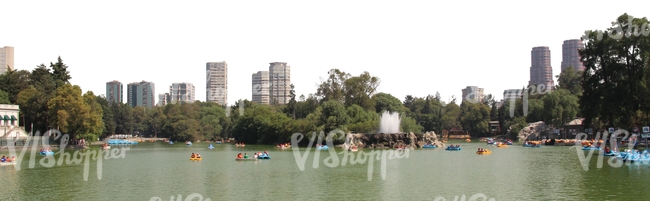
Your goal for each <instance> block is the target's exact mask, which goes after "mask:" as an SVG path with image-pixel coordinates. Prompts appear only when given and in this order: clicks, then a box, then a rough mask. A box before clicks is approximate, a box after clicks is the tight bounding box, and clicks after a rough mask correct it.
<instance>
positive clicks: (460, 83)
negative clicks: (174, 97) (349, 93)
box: [0, 1, 650, 105]
mask: <svg viewBox="0 0 650 201" xmlns="http://www.w3.org/2000/svg"><path fill="white" fill-rule="evenodd" d="M2 4H3V6H4V7H7V8H12V9H7V10H5V14H6V15H7V16H12V18H13V19H20V20H18V21H15V20H7V21H6V25H5V26H4V27H7V28H8V29H9V30H12V31H3V32H0V47H3V46H11V47H14V48H15V49H14V62H15V66H14V68H15V69H18V70H29V71H31V70H33V69H34V68H35V67H36V66H37V65H39V64H41V63H44V64H46V65H47V64H49V62H54V61H56V58H57V57H58V56H61V58H62V59H63V62H64V63H66V64H67V65H68V66H69V68H68V70H69V71H70V75H71V77H72V79H71V80H70V81H71V83H72V84H76V85H80V86H81V88H82V89H83V90H84V92H86V91H89V90H90V91H93V92H95V94H103V93H105V87H106V86H105V82H106V81H109V80H114V79H117V80H123V81H131V80H142V79H145V80H148V81H151V82H153V83H156V84H157V85H162V86H169V85H171V83H172V82H174V81H190V82H191V83H193V84H195V86H196V91H197V93H196V100H201V101H203V100H206V97H205V96H206V93H203V92H204V91H205V90H206V88H205V85H204V84H203V83H202V81H201V80H198V79H199V77H200V76H203V75H204V71H203V69H202V67H201V66H203V65H205V62H206V61H227V62H228V65H229V66H230V67H231V68H230V69H229V72H228V77H229V81H228V82H229V83H228V92H227V96H228V100H227V101H228V104H230V105H232V104H234V102H236V101H237V100H239V99H248V100H251V89H252V82H251V80H250V76H251V74H252V73H255V72H257V71H260V70H265V69H264V68H265V66H267V65H268V63H269V62H273V61H283V62H287V63H289V64H291V66H292V67H293V69H291V71H292V72H291V74H292V78H291V83H292V84H294V85H295V87H296V88H295V90H296V94H297V96H300V95H305V96H307V95H308V94H314V93H316V89H317V85H318V83H319V82H320V81H321V78H322V79H325V78H326V77H327V72H328V70H329V69H332V68H338V69H340V70H343V71H345V72H348V73H350V74H351V75H353V76H355V75H359V74H361V73H363V71H368V72H369V73H370V74H371V75H373V76H376V77H379V78H380V79H381V84H380V85H379V88H378V92H386V93H390V94H392V95H393V96H395V97H397V98H398V99H400V100H403V99H404V96H406V95H413V96H417V97H423V96H426V95H433V94H435V93H436V91H438V92H439V93H440V94H441V96H442V100H444V101H448V100H450V97H451V96H455V97H456V99H457V100H461V96H462V93H461V90H459V89H460V88H463V87H465V86H468V85H476V86H480V87H481V88H484V89H485V91H484V93H485V94H486V95H487V94H492V95H494V96H495V98H497V99H501V98H502V97H501V95H500V94H502V93H503V90H506V89H516V88H521V87H523V86H525V85H527V84H528V81H529V67H530V62H531V61H530V49H531V48H532V47H537V46H548V47H549V49H550V50H551V55H550V56H551V58H552V59H551V64H550V65H551V66H552V67H553V75H552V77H553V78H552V79H553V80H556V78H555V76H557V75H558V74H559V73H560V72H561V66H562V60H563V59H562V58H563V57H562V55H563V51H562V45H563V41H565V40H570V39H576V38H580V37H581V36H582V35H583V34H584V31H586V30H596V29H598V30H603V29H606V28H608V27H610V26H611V24H610V23H611V22H612V21H613V20H615V19H616V18H617V17H619V16H620V15H621V14H623V13H628V14H630V15H632V16H635V17H647V16H644V15H645V13H646V11H645V10H643V8H645V7H647V5H649V4H650V3H646V2H638V1H637V2H635V1H623V2H622V3H618V4H615V5H595V4H590V3H589V2H588V1H572V2H562V3H556V2H548V3H545V4H543V5H536V6H526V5H524V4H523V3H520V4H515V5H511V4H512V3H506V2H504V1H497V2H490V3H488V2H481V1H474V2H471V4H473V5H475V6H477V7H481V6H494V5H497V6H499V5H506V4H509V5H511V6H514V7H515V8H517V9H508V10H506V8H497V9H496V10H483V9H478V10H471V9H463V10H460V8H464V7H463V5H466V4H467V3H466V2H463V3H460V2H452V3H450V4H448V5H445V6H442V5H441V4H439V3H435V2H413V3H409V4H405V3H403V4H393V3H387V2H371V3H369V2H353V3H350V2H346V3H345V4H342V2H332V3H327V4H323V5H318V6H314V5H309V4H306V3H304V2H288V1H281V2H259V7H253V8H251V7H250V6H247V5H246V4H245V3H243V2H196V3H191V4H171V3H164V2H163V3H158V4H156V6H157V7H156V9H147V8H148V7H147V6H148V5H147V4H145V3H133V4H129V5H128V6H127V5H126V4H124V3H115V4H110V5H106V7H105V8H104V7H103V8H101V9H99V8H98V7H90V8H88V9H84V10H77V9H73V8H74V6H73V5H74V4H72V3H66V2H56V3H55V2H39V6H37V7H34V6H33V5H32V4H30V3H26V2H4V3H2ZM628 5H637V6H633V7H632V6H628ZM644 5H646V6H644ZM368 6H370V7H372V8H373V9H364V8H367V7H368ZM575 7H581V8H583V9H580V10H575V9H574V8H575ZM214 8H227V9H225V10H224V11H223V12H219V13H214V12H211V10H213V9H214ZM279 8H292V9H285V11H283V12H280V13H278V12H275V10H277V9H279ZM449 8H451V9H449ZM51 9H57V10H58V11H60V13H61V14H57V15H46V13H48V10H51ZM179 9H180V10H182V12H180V13H179V15H178V16H176V15H168V13H170V12H176V11H178V10H179ZM25 10H29V11H30V12H22V11H25ZM109 10H117V11H120V13H121V14H120V16H113V15H112V14H111V13H112V11H109ZM142 10H147V11H146V13H147V17H146V18H145V17H142V15H141V13H142V12H141V11H142ZM359 10H363V12H361V13H363V15H358V13H359V12H358V11H359ZM405 10H408V12H405ZM548 10H554V11H556V12H554V13H558V14H557V15H553V16H549V15H548V14H547V13H546V12H545V11H548ZM332 11H336V12H337V13H339V14H337V15H335V16H332V15H331V14H330V15H328V14H327V13H330V12H332ZM596 11H598V12H596ZM79 16H84V17H83V19H82V21H79V20H78V18H79ZM450 16H453V18H451V19H450V18H449V17H450ZM510 16H518V17H517V18H516V19H520V23H517V26H514V27H506V28H505V29H506V30H500V31H499V32H492V31H481V30H491V29H493V27H494V26H493V24H494V23H500V22H505V21H507V20H509V19H511V18H510ZM226 19H237V20H234V21H233V20H226ZM188 22H191V23H188ZM79 23H85V24H86V25H85V26H84V27H79V26H78V24H79ZM24 24H30V25H33V26H24ZM169 27H176V28H175V29H174V30H173V31H164V30H168V29H169ZM206 27H207V28H206ZM386 27H390V29H388V30H387V29H386ZM440 27H445V29H444V30H441V29H440ZM42 30H66V31H65V32H52V33H48V34H39V33H41V32H42ZM127 30H130V31H127ZM269 30H278V31H269ZM452 33H453V34H452ZM503 33H509V34H503ZM479 35H481V36H482V38H485V39H482V40H473V42H471V46H468V45H462V44H470V43H469V42H463V41H467V39H469V38H475V37H476V36H479ZM175 45H181V46H182V49H183V51H169V49H170V47H171V46H175ZM269 47H272V48H273V49H269ZM478 48H489V51H486V52H482V53H474V52H473V51H470V50H471V49H478ZM116 52H119V53H120V54H119V56H116V57H110V56H108V55H114V54H115V53H116ZM459 52H466V53H459ZM468 57H471V58H472V59H467V58H468ZM506 58H507V60H506V61H507V62H503V61H504V60H505V59H506ZM107 60H108V61H107ZM103 61H107V62H103ZM457 61H463V62H462V63H460V65H459V63H458V62H457ZM452 62H454V63H452ZM177 69H180V70H177ZM396 69H398V70H396ZM496 69H498V71H497V70H496ZM100 75H101V76H102V77H104V80H102V82H97V80H96V78H95V77H97V76H100ZM495 80H499V81H495ZM555 82H556V81H555ZM555 84H557V82H556V83H555ZM457 103H458V102H457Z"/></svg>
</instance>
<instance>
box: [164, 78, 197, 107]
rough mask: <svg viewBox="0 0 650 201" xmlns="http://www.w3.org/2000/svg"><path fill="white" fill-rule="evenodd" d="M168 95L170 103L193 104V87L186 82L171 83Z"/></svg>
mask: <svg viewBox="0 0 650 201" xmlns="http://www.w3.org/2000/svg"><path fill="white" fill-rule="evenodd" d="M169 94H170V96H171V101H170V103H180V102H185V103H193V102H194V85H193V84H192V83H187V82H181V83H172V85H171V86H170V87H169Z"/></svg>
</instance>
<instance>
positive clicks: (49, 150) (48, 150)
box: [41, 148, 52, 152]
mask: <svg viewBox="0 0 650 201" xmlns="http://www.w3.org/2000/svg"><path fill="white" fill-rule="evenodd" d="M41 152H52V149H50V148H47V149H41Z"/></svg>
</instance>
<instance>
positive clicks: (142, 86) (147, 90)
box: [127, 80, 156, 108]
mask: <svg viewBox="0 0 650 201" xmlns="http://www.w3.org/2000/svg"><path fill="white" fill-rule="evenodd" d="M155 91H156V87H155V84H154V83H153V82H147V81H144V80H143V81H142V82H133V83H130V84H128V85H127V93H128V95H127V103H128V104H129V105H130V106H131V107H136V106H145V107H148V108H151V107H153V106H154V105H155V104H156V101H155V98H154V94H155Z"/></svg>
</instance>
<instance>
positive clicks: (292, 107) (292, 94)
mask: <svg viewBox="0 0 650 201" xmlns="http://www.w3.org/2000/svg"><path fill="white" fill-rule="evenodd" d="M289 98H290V99H289V103H288V104H287V110H288V114H289V115H291V118H292V119H294V120H295V119H296V90H295V89H294V86H293V84H291V91H289Z"/></svg>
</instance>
